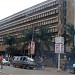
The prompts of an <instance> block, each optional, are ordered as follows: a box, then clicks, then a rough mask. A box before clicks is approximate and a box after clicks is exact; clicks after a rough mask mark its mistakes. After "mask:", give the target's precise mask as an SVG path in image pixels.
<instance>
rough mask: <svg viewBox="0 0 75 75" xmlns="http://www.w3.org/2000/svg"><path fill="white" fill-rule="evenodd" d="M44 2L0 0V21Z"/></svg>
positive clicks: (36, 0) (37, 0)
mask: <svg viewBox="0 0 75 75" xmlns="http://www.w3.org/2000/svg"><path fill="white" fill-rule="evenodd" d="M43 1H46V0H0V20H1V19H3V18H5V17H8V16H10V15H12V14H15V13H17V12H19V11H22V10H24V9H26V8H29V7H31V6H33V5H36V4H38V3H41V2H43Z"/></svg>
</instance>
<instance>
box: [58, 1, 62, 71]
mask: <svg viewBox="0 0 75 75" xmlns="http://www.w3.org/2000/svg"><path fill="white" fill-rule="evenodd" d="M60 9H61V0H59V15H58V17H59V23H58V36H60V34H61V12H60V11H61V10H60ZM58 71H60V53H58Z"/></svg>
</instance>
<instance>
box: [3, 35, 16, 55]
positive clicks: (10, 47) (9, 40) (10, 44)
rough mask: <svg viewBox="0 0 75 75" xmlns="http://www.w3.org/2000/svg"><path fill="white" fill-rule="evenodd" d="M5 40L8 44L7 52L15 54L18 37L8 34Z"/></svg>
mask: <svg viewBox="0 0 75 75" xmlns="http://www.w3.org/2000/svg"><path fill="white" fill-rule="evenodd" d="M3 42H4V44H5V45H8V48H6V49H7V50H6V52H7V54H10V55H13V52H14V48H13V45H14V44H15V43H16V38H15V37H14V36H12V35H7V36H5V37H4V38H3Z"/></svg>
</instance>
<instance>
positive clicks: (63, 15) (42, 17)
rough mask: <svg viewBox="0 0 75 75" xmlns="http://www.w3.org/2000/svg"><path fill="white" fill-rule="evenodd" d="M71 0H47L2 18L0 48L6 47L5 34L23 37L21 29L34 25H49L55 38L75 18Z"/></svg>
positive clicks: (0, 23)
mask: <svg viewBox="0 0 75 75" xmlns="http://www.w3.org/2000/svg"><path fill="white" fill-rule="evenodd" d="M71 1H73V0H47V1H44V2H42V3H40V4H37V5H35V6H32V7H30V8H28V9H25V10H23V11H20V12H18V13H16V14H13V15H11V16H9V17H6V18H4V19H2V20H0V50H1V51H2V50H5V48H6V46H5V45H3V37H4V36H6V35H8V34H12V35H14V36H15V37H16V38H21V37H22V33H21V31H23V30H25V29H29V28H32V25H34V26H35V27H37V26H38V27H39V26H41V25H48V26H49V28H50V30H49V32H53V33H54V36H53V38H54V37H55V36H58V34H59V35H61V34H62V33H63V32H64V25H66V23H69V22H72V21H73V20H74V18H72V16H71V15H73V14H71V11H70V10H71V9H70V10H69V8H71V7H70V5H71V3H72V2H71ZM72 11H73V10H72ZM67 13H68V14H67ZM73 17H74V16H73ZM71 18H72V19H71Z"/></svg>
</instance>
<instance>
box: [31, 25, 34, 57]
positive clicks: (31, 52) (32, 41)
mask: <svg viewBox="0 0 75 75" xmlns="http://www.w3.org/2000/svg"><path fill="white" fill-rule="evenodd" d="M33 41H34V25H32V41H31V51H32V50H33ZM31 58H32V52H31Z"/></svg>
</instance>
